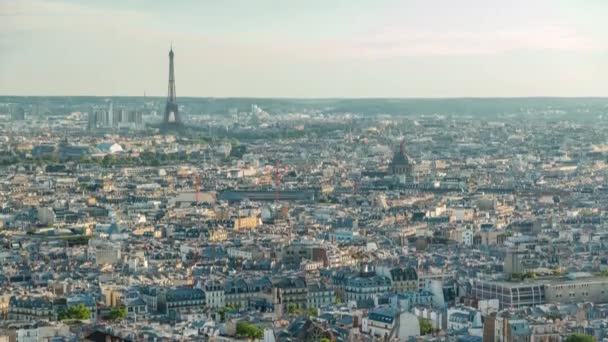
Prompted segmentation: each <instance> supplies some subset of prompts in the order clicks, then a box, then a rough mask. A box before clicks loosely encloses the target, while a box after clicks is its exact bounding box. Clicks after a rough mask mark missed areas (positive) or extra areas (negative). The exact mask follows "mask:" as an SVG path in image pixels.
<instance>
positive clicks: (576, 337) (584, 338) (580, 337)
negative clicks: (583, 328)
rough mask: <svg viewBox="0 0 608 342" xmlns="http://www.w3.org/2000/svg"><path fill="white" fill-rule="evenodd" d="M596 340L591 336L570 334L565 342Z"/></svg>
mask: <svg viewBox="0 0 608 342" xmlns="http://www.w3.org/2000/svg"><path fill="white" fill-rule="evenodd" d="M596 341H597V340H596V339H595V337H593V336H589V335H584V334H572V335H570V336H568V338H566V342H596Z"/></svg>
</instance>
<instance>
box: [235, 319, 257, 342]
mask: <svg viewBox="0 0 608 342" xmlns="http://www.w3.org/2000/svg"><path fill="white" fill-rule="evenodd" d="M236 336H238V337H247V338H248V339H250V340H253V339H258V338H262V337H264V331H263V330H262V329H260V327H258V326H256V325H254V324H251V323H249V322H238V323H237V324H236Z"/></svg>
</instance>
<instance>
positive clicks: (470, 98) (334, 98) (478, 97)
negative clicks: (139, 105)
mask: <svg viewBox="0 0 608 342" xmlns="http://www.w3.org/2000/svg"><path fill="white" fill-rule="evenodd" d="M4 97H54V98H60V97H83V98H84V97H97V98H138V97H139V98H166V97H167V96H166V95H147V94H146V95H2V94H0V98H4ZM180 98H181V99H225V100H229V99H262V100H510V99H513V100H515V99H597V100H600V99H606V100H608V95H580V96H576V95H574V96H555V95H539V96H412V97H406V96H398V97H384V96H362V97H349V96H343V97H340V96H328V97H323V96H320V97H314V96H311V97H297V96H295V97H290V96H275V97H271V96H180V97H178V99H180ZM178 102H179V101H178Z"/></svg>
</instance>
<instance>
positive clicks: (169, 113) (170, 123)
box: [163, 46, 183, 129]
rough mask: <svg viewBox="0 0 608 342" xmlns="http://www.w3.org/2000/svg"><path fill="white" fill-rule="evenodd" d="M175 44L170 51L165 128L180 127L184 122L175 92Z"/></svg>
mask: <svg viewBox="0 0 608 342" xmlns="http://www.w3.org/2000/svg"><path fill="white" fill-rule="evenodd" d="M173 55H174V54H173V46H171V50H170V51H169V90H168V94H167V105H166V106H165V116H164V117H163V128H165V129H179V128H182V126H183V123H182V120H181V118H180V116H179V110H178V107H177V100H176V93H175V70H174V67H173Z"/></svg>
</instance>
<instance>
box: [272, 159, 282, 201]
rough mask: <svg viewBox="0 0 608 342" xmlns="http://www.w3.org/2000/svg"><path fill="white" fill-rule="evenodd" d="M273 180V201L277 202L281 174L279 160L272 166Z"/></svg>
mask: <svg viewBox="0 0 608 342" xmlns="http://www.w3.org/2000/svg"><path fill="white" fill-rule="evenodd" d="M274 180H275V189H274V201H275V203H277V202H279V186H281V174H280V173H279V161H278V160H277V163H276V165H275V167H274Z"/></svg>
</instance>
